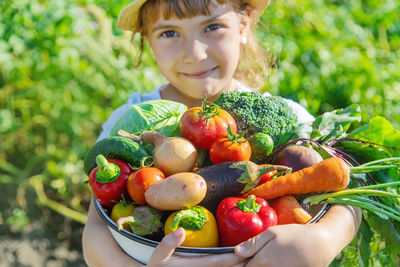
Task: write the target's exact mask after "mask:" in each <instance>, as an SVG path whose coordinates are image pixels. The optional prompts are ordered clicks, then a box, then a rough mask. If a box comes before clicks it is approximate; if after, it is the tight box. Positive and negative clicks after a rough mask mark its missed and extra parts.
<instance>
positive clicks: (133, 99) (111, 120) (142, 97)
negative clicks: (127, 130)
mask: <svg viewBox="0 0 400 267" xmlns="http://www.w3.org/2000/svg"><path fill="white" fill-rule="evenodd" d="M235 82H236V85H237V90H238V91H240V92H252V90H251V89H250V88H248V87H246V86H244V85H243V84H241V83H240V82H238V81H236V80H235ZM164 85H165V84H162V85H160V86H159V87H157V88H156V89H154V90H153V91H152V92H150V93H148V94H140V93H133V94H131V95H130V96H129V99H128V102H127V103H126V104H123V105H122V106H120V107H118V108H117V109H115V110H114V111H113V113H111V115H110V117H108V119H107V120H106V122H105V123H104V124H103V130H102V132H101V134H100V136H99V138H98V139H97V140H101V139H104V138H106V137H108V136H109V135H110V131H111V129H112V127H113V126H114V125H115V123H117V121H118V120H119V118H121V117H122V115H124V114H125V112H127V111H128V110H129V109H130V107H131V106H132V105H135V104H138V103H140V102H144V101H149V100H157V99H161V95H160V89H161V88H162V87H163V86H164ZM263 95H265V96H271V94H270V93H268V92H267V93H264V94H263ZM283 100H285V101H286V103H287V104H288V105H289V106H290V107H291V108H292V109H293V112H294V114H296V115H297V119H298V122H299V123H307V122H312V121H314V117H313V116H312V115H311V114H310V113H309V112H308V111H307V110H306V109H305V108H304V107H303V106H302V105H300V104H299V103H296V102H294V101H293V100H290V99H286V98H284V99H283Z"/></svg>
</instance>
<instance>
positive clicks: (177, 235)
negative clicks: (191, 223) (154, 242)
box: [147, 227, 186, 266]
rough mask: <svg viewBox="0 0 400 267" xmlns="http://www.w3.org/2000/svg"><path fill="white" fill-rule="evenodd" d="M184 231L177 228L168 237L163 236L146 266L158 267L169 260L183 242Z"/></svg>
mask: <svg viewBox="0 0 400 267" xmlns="http://www.w3.org/2000/svg"><path fill="white" fill-rule="evenodd" d="M185 236H186V233H185V229H183V228H182V227H179V228H178V229H176V230H175V231H174V232H172V233H171V234H169V235H166V236H164V238H163V239H162V240H161V242H160V244H158V246H157V247H156V248H155V250H154V251H153V254H152V255H151V258H150V260H149V262H148V264H147V266H160V265H161V263H162V262H163V261H165V260H166V259H167V258H169V257H170V256H171V255H172V253H174V250H175V248H176V247H178V246H179V245H180V244H182V243H183V241H185Z"/></svg>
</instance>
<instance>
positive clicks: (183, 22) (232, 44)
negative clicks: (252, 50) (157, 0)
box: [146, 2, 248, 99]
mask: <svg viewBox="0 0 400 267" xmlns="http://www.w3.org/2000/svg"><path fill="white" fill-rule="evenodd" d="M212 5H213V6H212V7H210V15H209V16H204V15H201V16H195V17H192V18H184V19H178V18H177V17H171V18H170V19H168V20H166V19H164V18H163V17H161V18H160V19H159V20H158V21H156V22H155V23H154V24H152V25H151V26H150V27H149V28H148V31H147V35H146V38H147V39H148V41H149V43H150V45H151V47H152V49H153V52H154V55H155V58H156V60H157V63H158V66H159V68H160V70H161V72H162V73H163V75H164V76H165V77H166V78H167V79H168V81H169V82H170V83H171V84H172V85H173V86H174V87H175V88H176V89H177V90H178V91H179V92H180V93H181V94H183V95H185V96H187V97H190V98H193V99H203V98H204V96H205V95H207V97H209V98H213V97H215V96H217V95H218V94H220V93H221V92H223V91H225V90H232V89H234V86H235V85H234V83H233V81H232V79H233V74H234V73H235V70H236V67H237V65H238V62H239V54H240V40H241V35H242V34H245V32H246V30H247V27H248V23H247V22H248V20H247V19H248V16H244V15H239V14H238V13H236V12H235V11H234V9H233V7H232V5H231V4H230V3H226V4H224V5H220V4H217V3H216V2H214V3H213V4H212Z"/></svg>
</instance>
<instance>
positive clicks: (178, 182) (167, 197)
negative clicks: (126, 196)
mask: <svg viewBox="0 0 400 267" xmlns="http://www.w3.org/2000/svg"><path fill="white" fill-rule="evenodd" d="M206 192H207V183H206V181H205V180H204V179H203V177H201V176H200V175H198V174H195V173H191V172H181V173H176V174H174V175H171V176H169V177H167V178H165V179H164V180H162V181H160V182H157V183H155V184H152V185H151V186H150V187H149V188H148V189H147V190H146V192H145V193H144V197H145V199H146V202H147V204H149V205H150V206H151V207H153V208H155V209H158V210H180V209H187V208H190V207H193V206H195V205H197V204H198V203H200V201H202V200H203V198H204V197H205V195H206Z"/></svg>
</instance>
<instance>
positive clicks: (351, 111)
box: [311, 104, 361, 143]
mask: <svg viewBox="0 0 400 267" xmlns="http://www.w3.org/2000/svg"><path fill="white" fill-rule="evenodd" d="M360 120H361V115H360V107H359V106H358V105H357V104H353V105H350V106H348V107H346V108H345V109H337V110H334V111H332V112H325V113H324V114H322V115H321V116H318V117H317V118H316V119H315V121H314V122H313V124H312V126H313V129H314V130H313V132H312V136H311V138H313V139H315V141H317V142H320V143H323V142H328V141H331V140H336V139H339V138H342V137H344V136H346V131H347V130H348V129H349V127H350V125H351V123H352V122H354V121H360Z"/></svg>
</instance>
